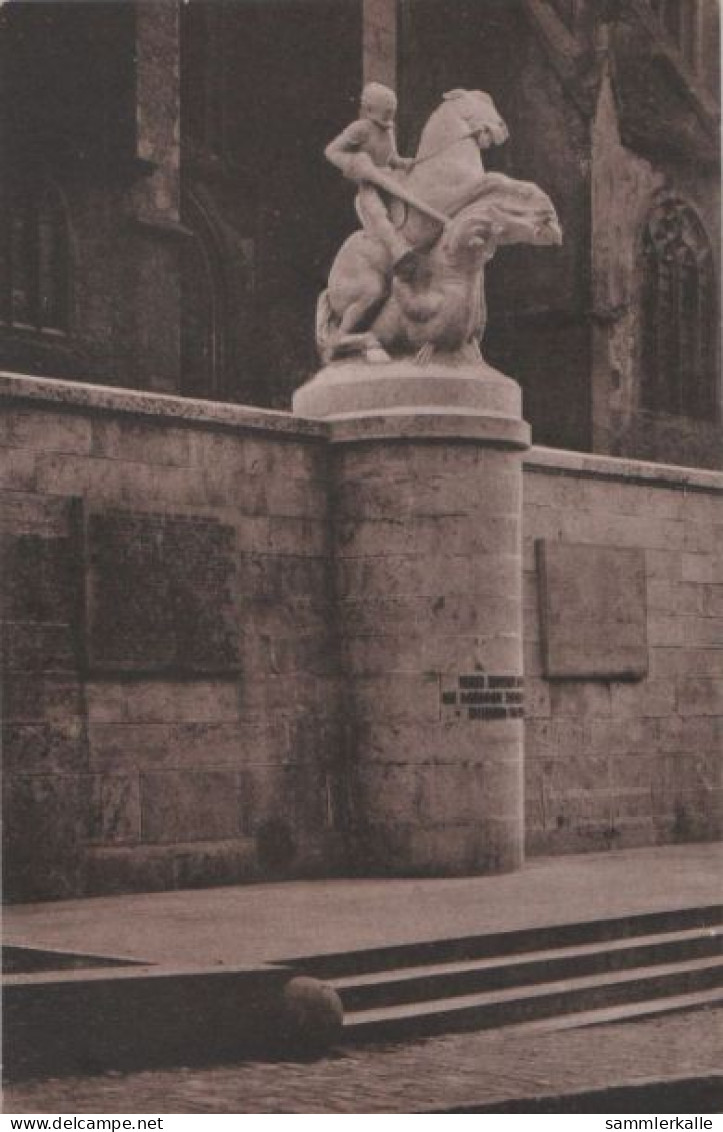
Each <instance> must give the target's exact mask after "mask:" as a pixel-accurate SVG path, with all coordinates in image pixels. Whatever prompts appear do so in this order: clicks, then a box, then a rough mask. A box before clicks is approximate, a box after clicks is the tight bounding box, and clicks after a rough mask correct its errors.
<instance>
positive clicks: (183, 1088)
mask: <svg viewBox="0 0 723 1132" xmlns="http://www.w3.org/2000/svg"><path fill="white" fill-rule="evenodd" d="M722 1071H723V1011H719V1010H718V1011H716V1010H711V1011H700V1012H699V1013H695V1014H687V1015H669V1016H667V1017H665V1018H658V1019H656V1020H655V1021H649V1022H636V1023H628V1024H625V1025H612V1026H595V1027H590V1028H589V1029H583V1030H565V1031H562V1032H557V1033H554V1032H553V1033H549V1032H547V1033H540V1032H533V1033H529V1032H527V1033H526V1032H524V1031H520V1030H516V1029H514V1028H512V1029H510V1030H497V1031H485V1032H482V1033H476V1034H453V1035H449V1036H447V1037H441V1038H434V1039H430V1040H428V1041H424V1042H417V1043H410V1044H407V1045H396V1046H385V1047H382V1046H376V1047H370V1048H366V1049H355V1050H347V1051H343V1052H342V1053H341V1054H339V1055H338V1056H335V1057H329V1058H325V1059H323V1060H321V1061H317V1062H314V1063H311V1064H298V1063H293V1062H282V1063H280V1064H265V1063H246V1064H242V1065H236V1066H224V1067H221V1068H214V1069H204V1070H199V1069H169V1070H162V1071H154V1072H146V1073H133V1074H129V1075H127V1076H122V1075H119V1074H115V1075H107V1076H103V1077H95V1078H66V1079H63V1080H60V1079H55V1080H48V1081H39V1082H33V1083H30V1084H23V1085H15V1086H12V1087H10V1088H8V1089H7V1090H6V1094H5V1111H6V1112H10V1113H75V1114H86V1115H87V1114H92V1113H95V1114H100V1113H117V1112H123V1113H146V1114H150V1115H154V1114H157V1113H197V1112H208V1113H335V1112H351V1113H415V1112H416V1113H420V1112H429V1111H434V1110H445V1109H448V1108H454V1107H457V1106H464V1105H474V1104H492V1103H494V1102H496V1101H502V1100H508V1099H511V1098H521V1097H533V1096H541V1095H548V1096H550V1095H561V1094H565V1093H570V1092H581V1091H583V1090H586V1089H598V1088H605V1087H609V1086H616V1085H626V1084H633V1083H635V1082H642V1081H661V1080H674V1079H678V1078H684V1077H706V1076H709V1075H713V1074H718V1073H721V1072H722ZM721 1088H722V1090H723V1078H721ZM722 1095H723V1093H722Z"/></svg>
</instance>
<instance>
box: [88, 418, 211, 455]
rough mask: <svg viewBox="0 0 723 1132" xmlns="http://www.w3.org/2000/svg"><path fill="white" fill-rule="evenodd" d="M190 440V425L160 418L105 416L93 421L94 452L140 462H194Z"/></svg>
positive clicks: (94, 453)
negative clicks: (148, 419) (164, 420)
mask: <svg viewBox="0 0 723 1132" xmlns="http://www.w3.org/2000/svg"><path fill="white" fill-rule="evenodd" d="M192 444H193V440H192V433H191V431H190V430H189V429H184V428H178V427H174V426H170V425H165V424H163V423H162V422H155V421H134V420H132V419H131V420H128V419H125V420H118V419H113V418H107V417H98V418H96V419H95V420H94V421H93V455H94V456H100V457H106V458H108V459H118V460H126V461H128V460H130V461H132V462H133V463H140V464H175V465H179V466H187V465H189V464H191V463H192V462H193V446H192Z"/></svg>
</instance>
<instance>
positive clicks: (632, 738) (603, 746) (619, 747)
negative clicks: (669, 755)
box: [590, 718, 659, 754]
mask: <svg viewBox="0 0 723 1132" xmlns="http://www.w3.org/2000/svg"><path fill="white" fill-rule="evenodd" d="M658 725H659V721H658V719H655V718H651V719H642V718H635V719H616V718H611V719H593V720H591V722H590V747H591V749H592V750H593V751H601V752H607V753H608V754H626V753H632V752H639V753H641V754H651V753H652V752H654V751H655V750H656V746H657V742H658V735H659V726H658Z"/></svg>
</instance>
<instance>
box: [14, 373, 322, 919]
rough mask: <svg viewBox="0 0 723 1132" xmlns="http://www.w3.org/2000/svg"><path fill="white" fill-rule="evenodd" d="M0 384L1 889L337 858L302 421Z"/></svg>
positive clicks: (315, 534) (308, 428) (32, 384)
mask: <svg viewBox="0 0 723 1132" xmlns="http://www.w3.org/2000/svg"><path fill="white" fill-rule="evenodd" d="M2 392H3V393H4V394H5V396H6V397H8V396H9V397H10V399H9V400H5V402H4V404H3V405H2V444H3V445H4V446H5V447H3V449H2V464H1V466H2V471H3V484H4V488H5V490H4V492H3V512H4V520H5V521H4V533H5V537H4V543H3V545H4V571H3V574H4V584H3V590H4V592H5V595H6V600H5V603H4V610H3V617H4V682H3V701H4V703H3V706H4V711H3V715H4V774H5V779H4V782H5V786H4V803H5V815H6V816H5V854H4V857H5V865H6V888H5V891H6V894H7V896H8V897H9V898H11V899H24V900H28V899H43V898H47V897H71V896H76V895H82V894H94V893H99V892H114V891H124V890H132V889H167V888H174V887H188V886H194V885H208V884H213V883H231V882H236V881H240V880H245V879H250V880H251V879H255V878H259V877H266V878H269V877H276V876H298V875H307V874H314V873H318V872H320V871H322V872H328V871H329V870H333V869H334V868H335V867H336V865H335V862H336V849H335V847H334V846H335V844H336V834H335V832H334V826H335V810H334V807H335V800H336V794H337V782H336V778H335V771H334V768H333V764H334V760H335V758H336V757H337V754H338V751H339V743H338V741H337V736H336V727H337V721H338V711H337V703H336V696H337V676H336V671H337V668H336V665H335V660H334V657H335V646H334V641H333V637H332V624H331V616H330V594H331V589H330V579H329V545H330V535H329V522H328V514H327V480H326V462H327V452H326V445H325V436H324V432H323V429H322V428H321V426H317V425H315V424H313V423H311V422H303V421H295V420H294V419H293V418H291V417H290V416H288V415H284V414H274V413H268V412H257V411H254V410H248V409H243V408H240V407H237V406H230V405H225V406H222V405H216V406H214V405H210V404H208V403H202V402H190V401H187V402H184V401H179V400H177V399H174V398H164V397H162V396H154V395H149V394H138V393H132V392H123V393H121V392H118V391H111V390H107V389H103V388H91V387H84V386H78V385H72V384H71V383H64V382H51V381H42V380H37V379H23V378H8V379H5V381H4V382H3V389H2Z"/></svg>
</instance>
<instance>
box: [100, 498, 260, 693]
mask: <svg viewBox="0 0 723 1132" xmlns="http://www.w3.org/2000/svg"><path fill="white" fill-rule="evenodd" d="M86 553H87V561H88V585H87V594H88V597H87V624H88V628H87V651H88V658H89V663H90V666H91V669H92V670H93V671H96V672H98V671H130V672H139V673H140V672H149V671H155V672H163V671H168V670H175V671H179V672H197V673H201V672H209V671H218V672H224V671H234V670H236V669H237V668H238V666H239V643H238V636H239V620H238V611H237V598H236V592H235V584H236V566H235V532H234V528H233V527H230V526H227V525H224V524H221V523H218V522H216V521H214V520H211V519H206V518H196V517H193V516H188V515H184V516H178V515H175V516H174V515H165V514H162V513H146V512H135V511H115V510H105V509H99V510H96V509H92V510H90V512H89V514H88V517H87V529H86Z"/></svg>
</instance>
